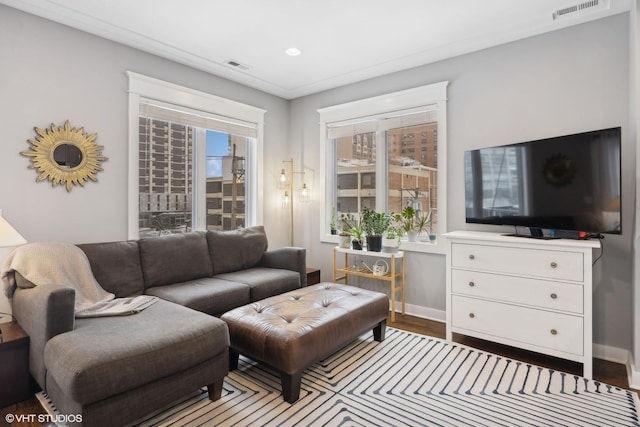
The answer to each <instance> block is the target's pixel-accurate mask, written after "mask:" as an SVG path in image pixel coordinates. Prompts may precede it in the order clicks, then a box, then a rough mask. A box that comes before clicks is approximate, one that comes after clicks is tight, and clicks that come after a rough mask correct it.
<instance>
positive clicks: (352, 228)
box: [340, 213, 364, 250]
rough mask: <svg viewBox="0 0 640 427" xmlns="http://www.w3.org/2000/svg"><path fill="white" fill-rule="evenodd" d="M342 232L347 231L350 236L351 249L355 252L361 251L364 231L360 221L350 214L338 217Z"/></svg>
mask: <svg viewBox="0 0 640 427" xmlns="http://www.w3.org/2000/svg"><path fill="white" fill-rule="evenodd" d="M340 221H341V222H342V228H343V230H345V231H347V232H348V233H349V234H350V235H351V236H352V240H351V247H352V248H353V249H356V250H362V245H363V244H364V229H363V228H362V223H361V221H360V220H359V219H358V218H357V217H355V216H354V215H353V214H352V213H347V214H342V215H341V216H340Z"/></svg>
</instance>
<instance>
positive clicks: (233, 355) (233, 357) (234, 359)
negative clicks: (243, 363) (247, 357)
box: [229, 348, 240, 371]
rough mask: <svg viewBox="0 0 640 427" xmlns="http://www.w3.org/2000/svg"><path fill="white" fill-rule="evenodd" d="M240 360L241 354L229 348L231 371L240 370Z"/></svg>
mask: <svg viewBox="0 0 640 427" xmlns="http://www.w3.org/2000/svg"><path fill="white" fill-rule="evenodd" d="M239 358H240V353H238V352H237V351H235V350H234V349H232V348H229V370H230V371H235V370H236V369H238V359H239Z"/></svg>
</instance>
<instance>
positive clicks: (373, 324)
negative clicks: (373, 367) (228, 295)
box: [221, 282, 389, 403]
mask: <svg viewBox="0 0 640 427" xmlns="http://www.w3.org/2000/svg"><path fill="white" fill-rule="evenodd" d="M388 313H389V300H388V298H387V296H386V295H385V294H383V293H379V292H372V291H368V290H366V289H360V288H356V287H353V286H347V285H342V284H337V283H326V282H325V283H320V284H317V285H313V286H308V287H305V288H301V289H297V290H294V291H290V292H287V293H284V294H282V295H277V296H275V297H271V298H267V299H264V300H262V301H258V302H255V303H253V304H249V305H245V306H243V307H238V308H236V309H233V310H231V311H229V312H227V313H225V314H223V315H222V317H221V319H222V320H224V321H225V322H227V325H228V326H229V335H230V338H231V347H230V350H229V351H230V360H229V364H230V369H231V370H233V369H236V368H237V367H238V356H239V354H243V355H245V356H248V357H250V358H252V359H254V360H257V361H260V362H263V363H266V364H268V365H270V366H271V367H273V368H275V369H277V370H278V371H279V372H280V377H281V380H282V394H283V396H284V400H286V401H287V402H289V403H293V402H295V401H296V400H298V397H299V396H300V382H301V380H302V371H303V370H304V369H305V368H307V367H308V366H310V365H311V364H313V363H315V362H317V361H319V360H322V359H323V358H325V357H326V356H329V355H330V354H332V353H334V352H336V351H338V350H340V349H341V348H342V347H344V346H345V345H347V344H348V343H350V342H351V341H353V340H354V339H355V338H357V337H359V336H360V335H362V334H363V333H364V332H366V331H367V330H369V329H373V337H374V339H375V340H376V341H382V340H384V333H385V326H386V324H387V314H388Z"/></svg>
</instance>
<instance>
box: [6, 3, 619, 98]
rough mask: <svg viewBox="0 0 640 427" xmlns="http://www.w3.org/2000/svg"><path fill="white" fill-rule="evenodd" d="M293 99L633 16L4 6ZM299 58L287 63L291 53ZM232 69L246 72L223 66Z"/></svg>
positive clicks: (377, 6)
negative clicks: (594, 22)
mask: <svg viewBox="0 0 640 427" xmlns="http://www.w3.org/2000/svg"><path fill="white" fill-rule="evenodd" d="M0 3H3V4H6V5H9V6H11V7H14V8H16V9H21V10H24V11H26V12H29V13H32V14H35V15H38V16H42V17H44V18H47V19H51V20H53V21H57V22H60V23H63V24H66V25H69V26H71V27H74V28H78V29H80V30H84V31H86V32H89V33H92V34H96V35H98V36H101V37H104V38H107V39H110V40H114V41H117V42H120V43H123V44H125V45H129V46H132V47H135V48H138V49H141V50H144V51H148V52H151V53H154V54H156V55H159V56H162V57H165V58H168V59H171V60H174V61H177V62H180V63H183V64H186V65H190V66H192V67H195V68H198V69H200V70H204V71H207V72H210V73H212V74H216V75H219V76H223V77H225V78H228V79H230V80H233V81H237V82H240V83H242V84H245V85H248V86H251V87H254V88H257V89H260V90H263V91H265V92H268V93H271V94H274V95H277V96H280V97H283V98H286V99H292V98H296V97H300V96H304V95H308V94H311V93H315V92H319V91H322V90H326V89H330V88H334V87H338V86H341V85H345V84H349V83H353V82H356V81H360V80H364V79H368V78H372V77H376V76H380V75H383V74H388V73H391V72H394V71H399V70H403V69H408V68H412V67H416V66H419V65H423V64H427V63H430V62H434V61H438V60H442V59H445V58H449V57H452V56H456V55H460V54H464V53H468V52H472V51H476V50H479V49H484V48H487V47H491V46H495V45H498V44H502V43H507V42H510V41H514V40H518V39H521V38H524V37H529V36H533V35H536V34H540V33H544V32H548V31H553V30H556V29H560V28H564V27H567V26H571V25H576V24H580V23H583V22H587V21H590V20H593V19H600V18H603V17H605V16H609V15H613V14H617V13H621V12H624V11H626V10H629V7H630V2H629V0H598V3H600V5H599V6H595V7H590V8H587V9H584V10H582V11H578V12H575V13H569V14H566V15H563V17H562V18H560V19H556V20H554V19H553V17H552V14H553V12H554V11H556V10H559V9H563V8H566V7H569V6H573V5H577V4H580V3H589V1H588V0H482V1H480V0H393V1H391V0H180V1H176V0H174V1H169V0H0ZM292 46H295V47H298V48H299V49H301V50H302V51H303V53H302V55H300V56H297V57H290V56H287V55H285V53H284V52H285V50H286V49H287V48H289V47H292ZM229 60H234V61H236V62H238V63H240V64H242V65H244V66H246V67H248V68H247V69H239V68H234V67H231V66H230V65H228V64H227V63H228V61H229Z"/></svg>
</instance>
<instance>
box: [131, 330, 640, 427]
mask: <svg viewBox="0 0 640 427" xmlns="http://www.w3.org/2000/svg"><path fill="white" fill-rule="evenodd" d="M638 403H639V402H638V397H637V395H636V393H633V392H630V391H628V390H624V389H620V388H617V387H613V386H610V385H607V384H603V383H600V382H598V381H591V380H588V379H585V378H582V377H579V376H576V375H571V374H567V373H563V372H558V371H554V370H550V369H546V368H541V367H538V366H534V365H530V364H527V363H522V362H518V361H516V360H510V359H506V358H504V357H501V356H497V355H495V354H491V353H487V352H485V351H480V350H477V349H474V348H471V347H466V346H463V345H460V344H457V343H451V342H447V341H443V340H439V339H436V338H433V337H428V336H424V335H418V334H414V333H410V332H405V331H401V330H397V329H393V328H387V335H386V339H385V341H384V342H382V343H378V342H375V341H373V338H372V336H371V333H369V334H365V335H363V336H362V337H360V338H359V339H358V340H356V341H355V342H353V343H352V344H351V345H349V346H348V347H346V348H345V349H343V350H341V351H339V352H338V353H336V354H334V355H332V356H331V357H329V358H327V359H326V360H323V361H322V362H319V363H317V364H315V365H313V366H312V367H311V368H309V369H308V370H306V371H305V373H304V375H303V380H302V390H301V394H300V400H299V401H297V402H296V403H294V404H288V403H286V402H284V400H283V399H282V397H281V395H280V380H279V376H278V375H277V374H276V373H275V372H273V371H271V370H270V369H269V368H266V367H264V366H263V365H261V364H257V363H255V362H253V361H251V360H249V359H246V358H242V357H241V359H240V367H239V369H238V370H237V371H234V372H232V373H230V374H229V376H228V377H227V379H226V380H225V387H224V390H223V395H222V398H221V399H220V400H218V401H216V402H211V401H210V400H209V399H208V398H207V393H206V391H204V390H202V391H200V392H199V393H195V394H194V395H192V396H188V397H186V398H185V399H184V400H183V401H181V402H177V403H176V404H175V405H174V406H172V407H171V408H169V409H166V410H164V411H162V412H160V413H158V414H156V415H154V416H152V417H150V418H148V419H145V420H144V421H142V422H141V424H140V425H142V426H169V425H171V426H195V425H204V426H571V427H573V426H597V427H603V426H638V425H640V424H639V422H638V421H639V420H638Z"/></svg>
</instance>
